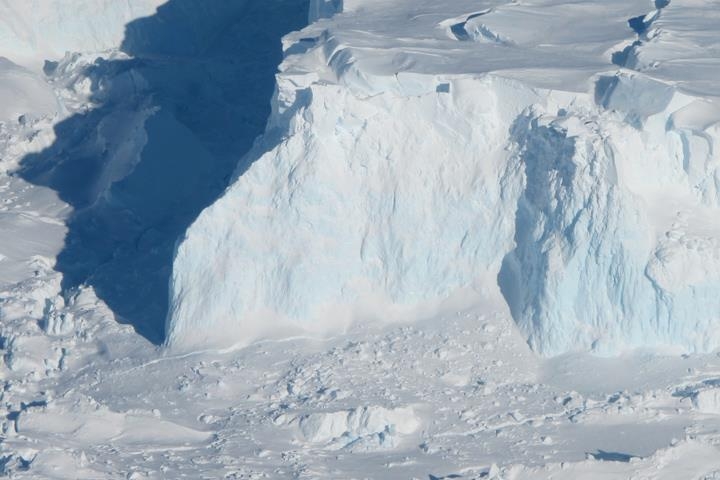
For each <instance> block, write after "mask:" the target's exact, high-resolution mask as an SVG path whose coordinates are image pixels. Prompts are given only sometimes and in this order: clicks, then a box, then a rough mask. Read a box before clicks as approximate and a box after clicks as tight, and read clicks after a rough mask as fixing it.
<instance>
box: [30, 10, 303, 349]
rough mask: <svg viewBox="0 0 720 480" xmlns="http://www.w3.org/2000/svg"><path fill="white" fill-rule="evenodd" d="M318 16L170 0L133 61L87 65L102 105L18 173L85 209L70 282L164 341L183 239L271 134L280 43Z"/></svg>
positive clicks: (134, 31)
mask: <svg viewBox="0 0 720 480" xmlns="http://www.w3.org/2000/svg"><path fill="white" fill-rule="evenodd" d="M307 12H308V0H272V1H267V0H203V1H198V0H170V1H169V2H167V3H166V4H164V5H162V6H161V7H160V8H159V9H158V11H157V12H156V14H155V15H153V16H151V17H147V18H142V19H138V20H135V21H133V22H131V23H129V24H128V25H127V26H126V30H125V39H124V41H123V43H122V50H123V51H124V52H125V53H127V54H129V55H130V56H131V57H132V58H131V59H127V58H123V59H120V60H110V61H107V60H101V59H99V60H96V61H95V62H94V63H92V65H91V66H89V67H87V68H86V69H85V70H84V73H83V76H84V77H85V80H86V81H87V82H88V83H89V85H90V88H91V92H92V96H93V103H94V104H95V105H96V106H95V107H94V108H92V109H91V110H89V111H85V112H82V113H78V114H75V115H73V116H72V117H70V118H68V119H67V120H65V121H63V122H61V123H60V124H58V125H57V126H56V128H55V133H56V140H55V142H54V143H53V145H52V146H50V147H49V148H47V149H45V150H44V151H42V152H40V153H38V154H32V155H28V156H27V157H26V158H25V159H24V160H23V162H22V167H21V170H20V172H19V175H21V176H22V177H23V178H24V179H26V180H28V181H30V182H32V183H34V184H38V185H44V186H48V187H50V188H52V189H54V190H56V191H57V192H58V194H59V196H60V198H62V199H63V200H64V201H66V202H68V203H70V204H71V205H72V206H73V208H74V212H75V213H74V215H73V217H72V218H71V219H70V221H69V224H68V228H69V231H68V234H67V237H66V241H65V248H64V250H63V251H62V252H61V253H60V255H59V257H58V260H57V265H56V269H57V270H58V271H60V272H61V273H62V274H63V276H64V278H63V284H62V287H63V290H64V291H65V292H68V291H70V290H72V289H73V288H74V287H77V286H79V285H82V284H87V285H91V286H92V287H94V289H95V291H96V292H97V294H98V296H99V297H100V298H102V299H103V300H104V301H105V302H106V303H107V304H108V306H109V307H110V308H111V309H112V310H113V312H114V313H115V315H116V316H117V318H118V320H119V321H121V322H123V323H129V324H132V325H133V326H134V327H135V329H136V330H137V331H138V333H140V334H142V335H143V336H144V337H146V338H147V339H148V340H150V341H152V342H153V343H156V344H159V343H161V342H162V341H163V339H164V322H165V315H166V312H167V296H168V293H167V290H168V279H169V275H170V272H171V266H172V257H173V249H174V244H175V241H176V239H177V238H178V237H179V236H180V235H182V234H183V232H184V231H185V230H186V228H187V227H188V226H189V225H190V223H192V222H193V220H194V219H195V218H196V217H197V215H198V214H199V213H200V211H201V210H202V209H203V208H205V207H206V206H208V205H209V204H210V203H212V202H213V200H214V199H216V198H217V197H218V195H220V194H221V192H222V191H223V189H224V188H225V187H226V185H227V182H228V179H229V178H230V176H231V175H232V173H233V171H234V170H235V168H236V167H237V166H238V161H239V160H240V159H241V157H242V156H243V154H244V153H245V152H247V151H248V150H249V149H250V147H251V146H252V143H253V140H254V139H255V138H256V137H257V136H258V135H260V134H261V133H262V132H263V130H264V127H265V122H266V120H267V117H268V115H269V113H270V97H271V95H272V91H273V88H274V81H275V78H274V74H275V73H276V71H277V65H278V64H279V63H280V61H281V58H282V52H281V43H280V39H281V37H282V36H283V35H284V34H286V33H288V32H290V31H292V30H296V29H299V28H301V27H303V26H304V25H305V23H306V21H307ZM62 68H63V67H62V62H60V64H56V63H54V62H48V63H47V64H46V73H47V74H49V75H52V74H57V75H59V74H58V73H57V72H56V71H57V69H62ZM240 168H242V166H240Z"/></svg>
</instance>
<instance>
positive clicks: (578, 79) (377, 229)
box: [166, 0, 720, 355]
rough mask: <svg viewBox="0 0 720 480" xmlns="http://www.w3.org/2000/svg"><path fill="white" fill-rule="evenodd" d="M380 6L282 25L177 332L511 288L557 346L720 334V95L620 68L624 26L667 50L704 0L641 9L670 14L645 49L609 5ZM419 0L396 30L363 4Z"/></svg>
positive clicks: (531, 325) (547, 343) (235, 340)
mask: <svg viewBox="0 0 720 480" xmlns="http://www.w3.org/2000/svg"><path fill="white" fill-rule="evenodd" d="M367 3H368V2H365V3H362V4H361V2H348V1H346V2H344V4H343V5H340V4H339V3H336V2H313V3H312V5H311V15H310V17H311V19H314V18H319V17H327V16H328V11H327V9H328V8H333V7H335V8H336V9H337V8H340V7H342V8H343V13H340V14H338V15H336V16H335V17H333V18H332V19H331V20H320V21H318V22H316V23H315V24H313V25H310V26H309V27H308V28H306V29H305V30H303V31H302V32H298V33H296V34H292V35H289V36H288V37H286V39H285V47H286V58H285V61H284V62H283V64H282V66H281V73H280V74H279V75H278V80H277V91H276V95H275V98H274V101H273V102H274V104H273V114H272V116H271V118H270V120H269V122H268V128H267V134H266V135H265V137H264V138H263V139H261V140H260V141H259V142H258V143H257V144H256V146H255V148H254V150H253V151H251V152H250V153H249V156H248V159H245V160H244V161H243V162H241V163H242V164H247V163H249V162H253V163H252V165H251V167H250V168H249V169H248V170H247V171H246V172H244V173H242V175H240V174H239V175H238V177H237V178H236V179H235V180H234V182H233V183H232V185H231V186H230V187H229V188H228V189H227V191H226V192H225V194H224V195H223V196H222V197H221V198H220V199H219V200H218V201H217V202H216V203H215V204H213V205H212V206H211V207H209V208H208V209H206V210H205V211H204V212H203V213H202V214H201V215H200V217H199V218H198V219H197V220H196V221H195V223H194V224H193V225H192V226H191V227H190V228H189V229H188V230H187V232H186V234H185V236H184V237H183V238H182V239H181V241H180V242H179V243H178V246H177V248H176V254H175V260H174V266H173V273H172V278H171V285H170V305H171V306H170V313H169V315H168V319H167V326H166V327H167V343H168V344H169V345H170V346H171V347H173V348H177V349H195V348H209V347H228V346H234V345H243V344H247V343H249V342H252V341H254V340H257V339H261V338H277V337H287V336H291V335H297V334H304V333H311V334H328V333H333V332H337V331H341V330H343V329H344V328H346V327H347V326H348V325H350V324H351V323H353V322H357V321H372V320H377V321H388V320H402V319H412V318H417V317H419V316H424V315H431V314H432V312H436V311H438V310H441V309H443V308H447V307H448V305H450V303H449V302H450V301H451V300H452V301H453V302H455V301H456V300H458V299H460V300H458V301H460V302H461V303H464V304H472V303H473V302H475V303H477V302H480V301H481V299H482V298H486V297H487V296H488V295H491V296H492V295H495V294H497V295H499V294H500V293H502V295H503V296H504V298H505V300H506V301H507V303H508V305H509V307H510V310H511V312H512V314H513V316H514V318H515V319H516V321H517V323H518V325H519V326H520V328H521V329H522V331H523V332H524V333H525V334H526V335H527V338H528V341H529V343H530V344H531V345H532V346H533V348H534V349H535V350H536V351H538V352H540V353H542V354H546V355H554V354H560V353H563V352H567V351H572V350H577V349H593V350H595V351H597V352H600V353H615V352H619V351H621V350H623V349H625V348H633V347H644V346H651V347H656V346H676V347H680V348H681V349H683V350H689V351H706V350H710V349H713V348H716V347H718V346H719V345H720V338H719V337H718V334H717V333H715V332H716V331H717V328H716V327H717V326H718V323H720V298H718V297H720V296H718V295H717V291H718V288H720V225H719V224H718V222H717V220H716V219H717V215H718V213H720V200H719V196H718V192H719V191H720V173H719V172H720V170H719V168H718V166H719V164H720V163H719V162H718V158H717V156H716V153H715V148H714V146H715V144H716V143H717V138H718V130H717V122H718V120H720V109H718V106H717V103H715V101H714V97H712V92H710V93H708V94H707V95H705V96H702V95H698V92H697V90H698V89H702V88H703V86H704V85H705V83H704V79H703V78H700V79H699V81H698V82H695V83H693V82H692V79H686V80H687V81H686V82H685V83H684V84H681V83H680V82H677V81H674V82H671V80H676V79H674V78H673V77H672V75H677V74H678V73H677V72H675V71H669V73H666V72H665V71H662V70H661V69H659V70H658V71H659V73H658V75H657V76H654V73H655V70H652V69H653V68H656V67H652V62H645V63H647V64H648V65H650V66H651V67H648V68H649V69H650V71H643V70H642V68H641V67H637V68H636V71H632V70H629V69H623V70H620V71H613V67H612V64H611V56H612V53H614V52H617V51H618V50H619V49H621V47H622V46H623V45H624V44H628V45H630V44H632V45H633V47H632V48H634V49H635V50H634V51H633V54H634V55H636V56H637V57H638V58H640V57H643V55H645V51H644V50H643V48H644V47H645V46H647V47H648V49H649V51H650V52H652V51H654V50H653V49H657V48H658V47H657V45H656V43H658V42H662V41H663V38H664V35H663V34H662V32H663V31H665V30H669V29H671V28H672V26H673V24H672V22H671V20H672V18H673V15H676V16H681V17H682V18H683V19H685V20H687V18H688V17H690V18H692V15H691V14H692V11H691V6H685V5H679V6H676V3H675V2H674V3H673V4H671V5H670V6H667V7H665V8H663V11H662V12H661V13H662V15H660V12H654V13H653V12H651V14H652V15H653V16H652V17H648V18H652V19H653V22H652V24H653V25H654V28H656V29H657V31H656V32H655V33H647V32H643V42H638V41H636V43H632V42H633V40H634V39H633V35H635V33H634V32H633V31H632V30H631V29H629V28H628V27H627V25H626V20H627V19H628V18H632V15H631V13H637V12H635V11H633V10H631V8H632V7H631V6H628V5H625V4H624V2H619V1H618V2H611V3H612V6H613V7H617V8H615V9H614V10H612V14H609V15H606V16H605V17H600V18H598V17H595V18H594V22H595V23H594V24H592V25H590V24H585V23H584V22H586V21H587V14H588V13H598V12H588V11H586V10H583V9H582V8H581V7H578V6H568V5H566V4H562V3H558V2H548V1H536V2H531V4H529V5H528V6H525V7H523V8H520V7H514V6H512V5H510V6H508V5H502V4H501V2H491V1H489V2H484V3H485V4H487V5H485V7H487V8H486V9H478V6H477V2H456V3H455V4H453V5H452V6H449V5H438V4H437V3H434V2H424V3H423V2H419V3H418V2H409V1H408V2H393V8H392V9H388V8H382V7H389V5H388V4H387V3H386V2H382V1H380V0H377V1H374V2H369V3H370V4H371V5H367ZM677 3H679V2H677ZM373 7H375V8H374V9H373ZM600 7H602V8H604V9H605V11H606V13H607V12H609V11H611V10H610V9H609V7H608V6H607V5H605V4H603V5H601V6H598V5H591V6H588V7H586V8H589V9H597V8H600ZM540 8H542V9H543V10H542V11H543V13H547V14H551V13H552V11H553V9H558V10H557V12H556V13H558V18H556V19H555V20H548V21H556V22H559V21H560V20H559V19H562V18H565V17H563V15H560V13H561V12H563V14H565V15H576V16H577V17H578V22H579V23H578V26H577V28H586V29H588V32H591V33H592V34H591V35H588V36H587V38H588V40H587V43H584V44H583V43H581V44H577V43H573V44H568V43H563V38H565V37H564V36H563V35H565V34H567V32H566V31H563V30H562V28H560V25H558V26H557V28H555V29H552V28H550V29H549V30H547V31H544V32H545V33H547V32H550V33H548V35H550V36H551V37H552V38H550V39H547V38H545V37H543V38H542V39H541V38H539V37H538V34H535V37H533V36H532V34H531V33H528V32H532V31H533V23H532V22H537V21H538V20H537V18H540V17H538V13H539V12H540V10H538V9H540ZM533 9H534V10H533ZM410 13H412V14H413V15H411V18H412V19H413V22H415V23H414V24H413V22H410V24H408V26H407V27H405V30H402V31H401V32H397V31H394V32H388V31H385V30H382V29H381V27H377V28H376V27H375V25H376V24H378V25H379V23H377V22H373V19H374V16H377V15H381V14H382V15H385V16H387V15H396V16H397V17H398V22H397V23H396V24H397V25H402V22H400V19H402V18H405V19H407V18H408V15H410ZM533 14H534V16H533ZM541 18H545V19H546V20H547V17H545V16H544V15H543V16H542V17H541ZM698 21H700V20H698ZM702 21H706V19H705V18H703V19H702ZM663 22H665V23H663ZM388 24H392V22H388V21H387V20H386V21H385V22H384V23H383V24H382V25H388ZM563 25H564V24H563ZM658 25H659V26H658ZM535 26H537V25H535ZM564 26H565V27H567V25H564ZM550 27H552V25H551V26H550ZM374 28H375V30H373V29H374ZM398 28H401V27H398ZM567 28H570V27H567ZM648 28H649V27H648ZM468 29H470V31H471V32H472V33H473V34H472V35H470V34H469V33H468V31H469V30H468ZM663 29H665V30H663ZM463 31H464V32H465V33H466V34H465V35H462V34H461V33H462V32H463ZM458 32H460V33H458ZM623 36H624V37H623ZM398 38H401V40H398ZM573 38H574V39H576V38H577V35H574V36H573ZM551 40H552V41H551ZM691 40H692V41H688V48H690V47H697V48H701V47H703V46H702V44H701V41H702V39H691ZM553 41H554V43H553ZM413 42H415V43H413ZM693 42H695V43H693ZM663 52H664V55H668V52H667V50H663ZM685 54H686V53H685ZM685 54H683V55H685ZM643 58H644V57H643ZM698 58H699V56H698ZM480 59H482V60H483V61H480ZM656 77H657V78H656ZM700 77H702V76H700ZM674 84H679V85H680V86H679V87H678V86H673V85H674ZM498 287H499V288H498ZM452 305H453V306H456V305H457V303H452Z"/></svg>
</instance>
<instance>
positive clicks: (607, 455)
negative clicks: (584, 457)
mask: <svg viewBox="0 0 720 480" xmlns="http://www.w3.org/2000/svg"><path fill="white" fill-rule="evenodd" d="M590 456H592V457H593V458H594V459H595V460H601V461H603V462H622V463H629V462H630V460H632V459H633V458H638V457H637V456H636V455H630V454H627V453H620V452H606V451H605V450H598V451H597V452H595V453H591V454H590Z"/></svg>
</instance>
